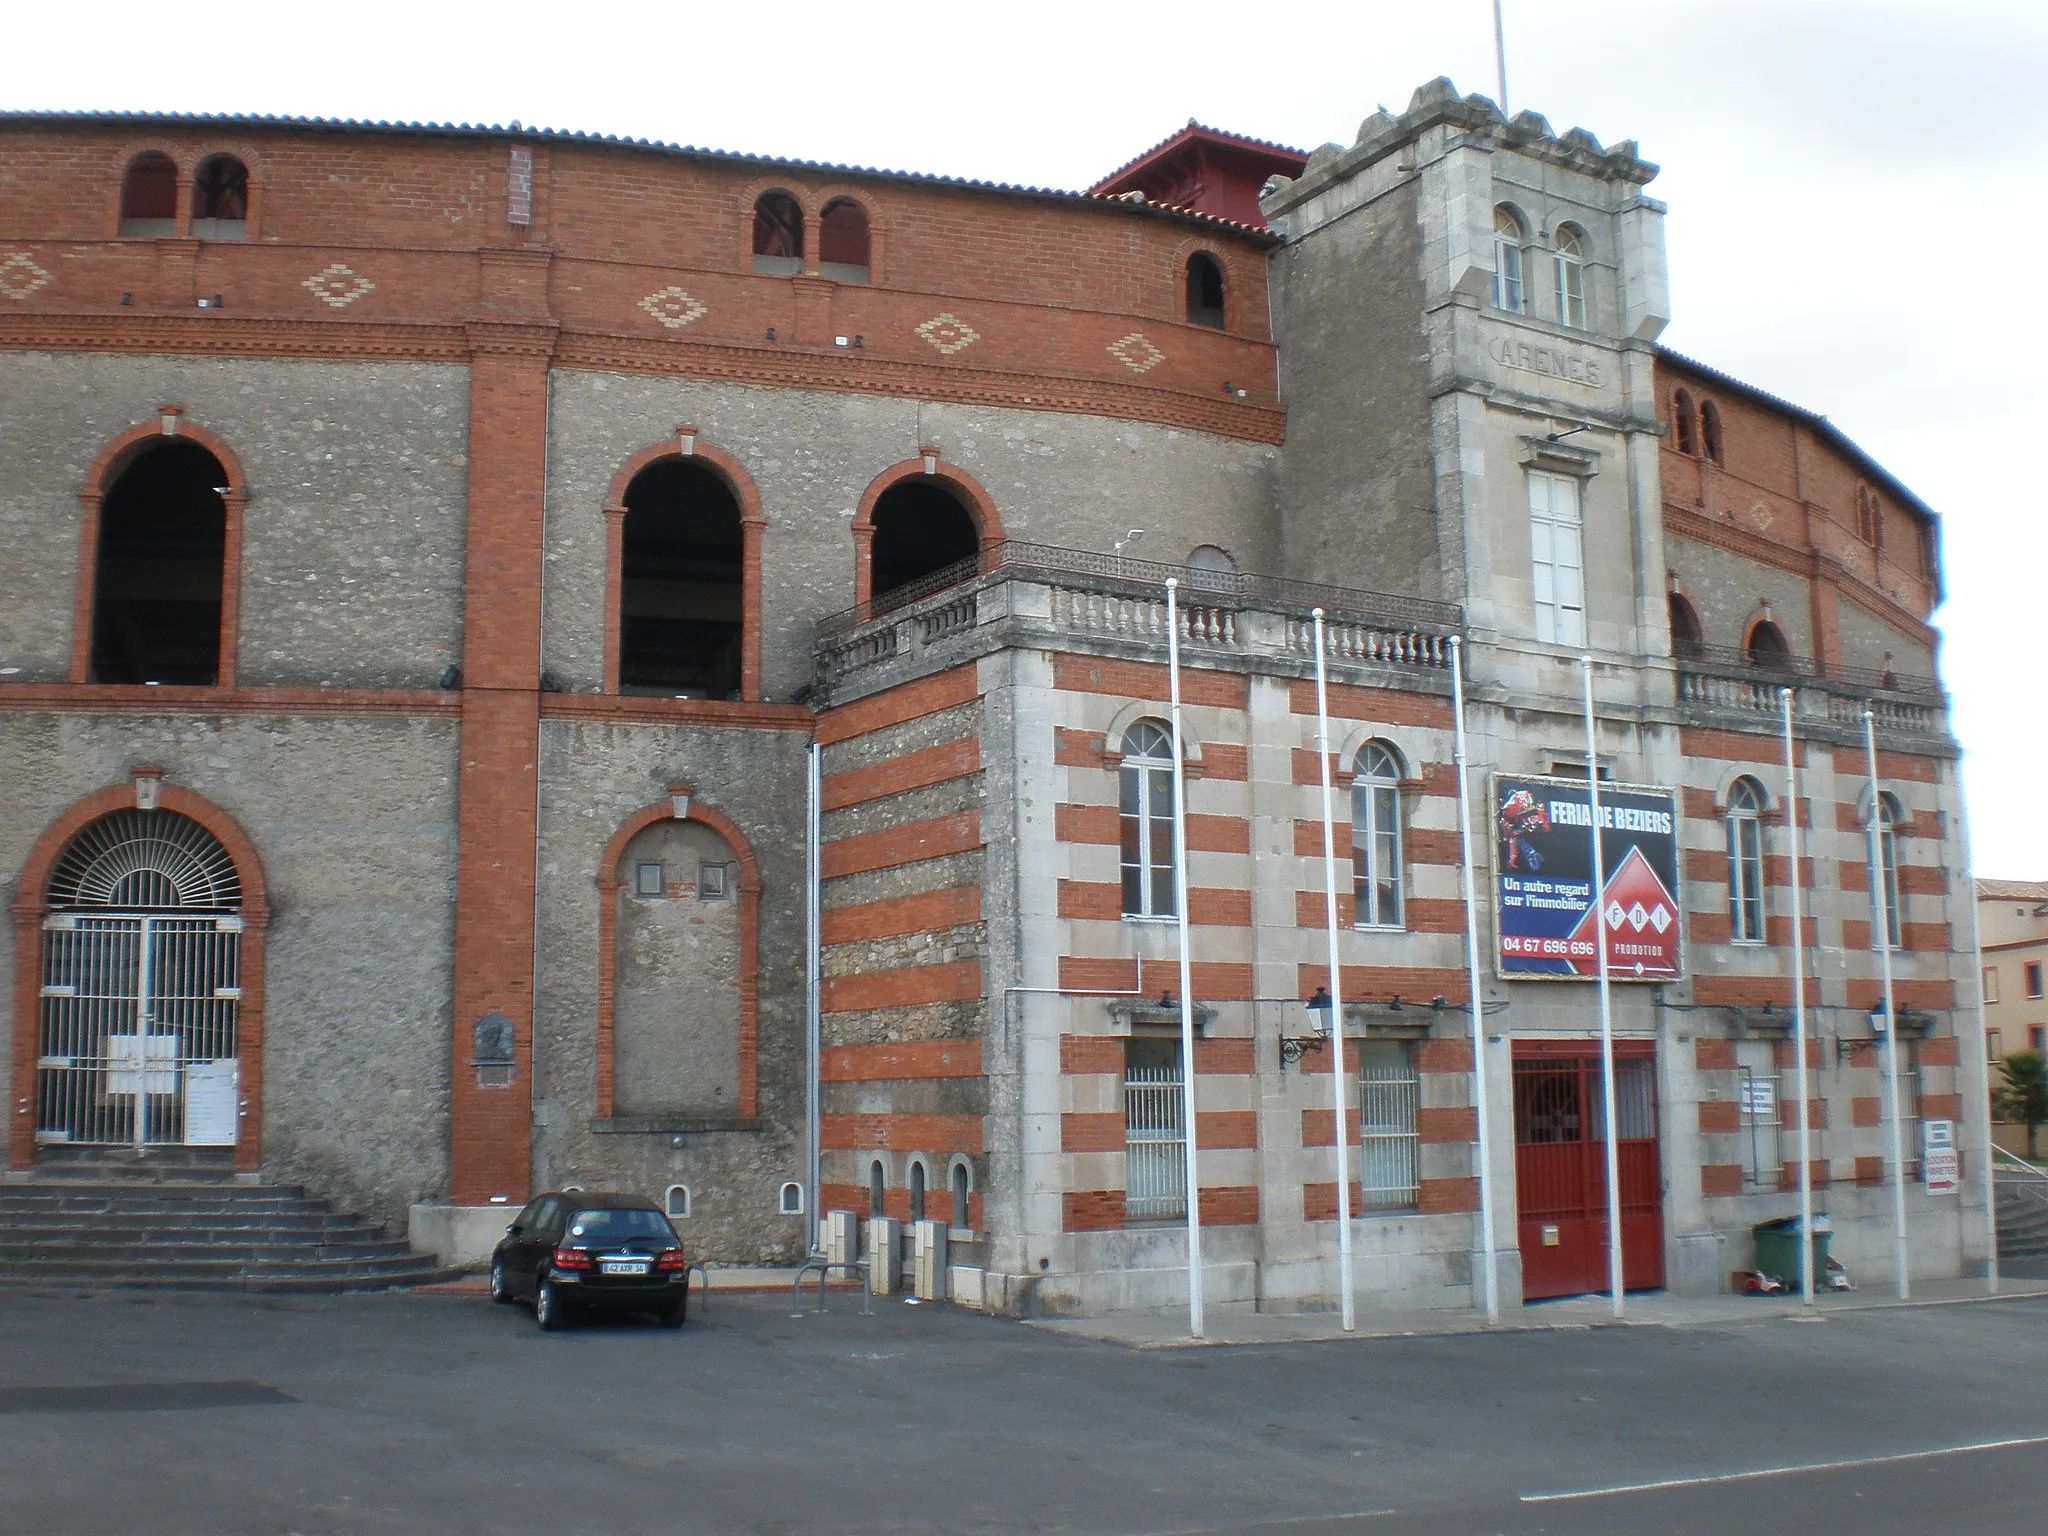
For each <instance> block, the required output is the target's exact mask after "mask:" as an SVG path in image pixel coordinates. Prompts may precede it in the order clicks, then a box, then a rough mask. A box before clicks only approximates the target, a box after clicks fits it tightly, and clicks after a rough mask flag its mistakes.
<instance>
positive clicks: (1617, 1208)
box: [1579, 655, 1622, 1317]
mask: <svg viewBox="0 0 2048 1536" xmlns="http://www.w3.org/2000/svg"><path fill="white" fill-rule="evenodd" d="M1579 669H1580V672H1581V674H1582V676H1583V679H1584V682H1585V694H1586V788H1587V791H1588V792H1589V793H1590V794H1591V796H1592V805H1591V808H1592V812H1593V827H1592V839H1591V841H1592V849H1593V954H1594V956H1595V958H1596V960H1597V962H1598V965H1599V973H1600V1103H1601V1109H1602V1112H1603V1114H1604V1116H1605V1122H1604V1123H1605V1125H1606V1129H1607V1291H1608V1295H1609V1296H1610V1297H1611V1298H1612V1299H1613V1305H1614V1315H1615V1316H1616V1317H1620V1316H1621V1310H1622V1304H1621V1297H1622V1279H1621V1126H1620V1125H1619V1124H1618V1123H1617V1122H1616V1119H1615V1113H1614V1009H1613V987H1612V985H1611V984H1610V982H1609V979H1608V975H1607V911H1606V907H1607V861H1606V859H1605V857H1604V856H1603V854H1602V852H1601V848H1600V831H1601V828H1600V744H1599V740H1598V738H1597V737H1596V736H1595V735H1594V732H1593V658H1592V657H1591V656H1590V655H1585V656H1581V657H1580V658H1579Z"/></svg>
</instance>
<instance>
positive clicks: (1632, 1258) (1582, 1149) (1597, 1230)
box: [1514, 1040, 1664, 1301]
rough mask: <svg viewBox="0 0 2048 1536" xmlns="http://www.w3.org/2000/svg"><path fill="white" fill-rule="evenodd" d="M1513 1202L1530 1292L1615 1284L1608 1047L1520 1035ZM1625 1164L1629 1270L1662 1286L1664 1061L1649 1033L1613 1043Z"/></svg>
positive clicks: (1641, 1285)
mask: <svg viewBox="0 0 2048 1536" xmlns="http://www.w3.org/2000/svg"><path fill="white" fill-rule="evenodd" d="M1514 1066H1515V1199H1516V1204H1517V1206H1518V1208H1519V1213H1520V1233H1519V1236H1520V1246H1521V1252H1522V1295H1523V1297H1524V1298H1525V1299H1526V1300H1529V1301H1540V1300H1542V1299H1543V1298H1544V1297H1547V1296H1579V1295H1583V1294H1584V1293H1586V1292H1588V1291H1604V1290H1606V1289H1607V1147H1606V1134H1605V1132H1606V1127H1605V1126H1604V1124H1603V1123H1602V1119H1603V1116H1602V1103H1601V1097H1602V1096H1601V1092H1600V1047H1599V1044H1598V1043H1597V1042H1593V1041H1585V1040H1556V1041H1553V1040H1517V1041H1516V1042H1515V1062H1514ZM1614 1100H1615V1118H1616V1119H1617V1120H1618V1121H1619V1122H1620V1132H1621V1135H1620V1138H1619V1144H1618V1146H1617V1148H1616V1152H1617V1161H1618V1162H1619V1164H1620V1168H1621V1276H1622V1284H1623V1285H1624V1286H1625V1287H1626V1288H1627V1289H1629V1290H1632V1291H1635V1290H1654V1289H1656V1288H1657V1287H1659V1286H1661V1285H1663V1283H1664V1219H1663V1172H1662V1168H1661V1166H1660V1164H1659V1162H1658V1155H1657V1062H1656V1050H1655V1047H1654V1046H1653V1045H1652V1044H1651V1043H1650V1042H1649V1041H1647V1040H1642V1041H1637V1040H1631V1041H1626V1042H1624V1041H1616V1042H1615V1047H1614Z"/></svg>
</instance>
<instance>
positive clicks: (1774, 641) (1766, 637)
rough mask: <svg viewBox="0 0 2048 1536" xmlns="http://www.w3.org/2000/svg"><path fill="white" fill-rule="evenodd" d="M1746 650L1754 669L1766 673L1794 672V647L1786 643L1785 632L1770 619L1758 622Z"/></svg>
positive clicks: (1750, 635)
mask: <svg viewBox="0 0 2048 1536" xmlns="http://www.w3.org/2000/svg"><path fill="white" fill-rule="evenodd" d="M1744 650H1745V651H1746V652H1747V654H1748V656H1749V664H1750V665H1751V666H1752V667H1758V668H1761V669H1762V670H1764V671H1766V672H1789V671H1791V670H1792V647H1791V646H1790V645H1789V644H1787V643H1786V640H1785V631H1783V630H1782V629H1780V628H1778V626H1777V625H1776V624H1773V623H1772V622H1771V621H1770V620H1769V619H1759V620H1758V621H1757V623H1756V627H1755V628H1754V629H1752V630H1750V632H1749V643H1748V644H1747V645H1746V646H1745V647H1744Z"/></svg>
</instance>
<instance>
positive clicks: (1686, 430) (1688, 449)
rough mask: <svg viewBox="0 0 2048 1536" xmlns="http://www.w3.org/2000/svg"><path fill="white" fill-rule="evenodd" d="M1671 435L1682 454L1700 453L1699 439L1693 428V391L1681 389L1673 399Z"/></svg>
mask: <svg viewBox="0 0 2048 1536" xmlns="http://www.w3.org/2000/svg"><path fill="white" fill-rule="evenodd" d="M1671 434H1672V438H1673V440H1674V441H1675V442H1676V443H1677V445H1678V451H1679V452H1680V453H1698V452H1699V451H1700V449H1699V438H1698V435H1697V433H1696V431H1695V429H1694V427H1693V413H1692V391H1691V390H1689V389H1681V390H1679V391H1678V392H1677V393H1676V394H1674V395H1673V396H1672V397H1671Z"/></svg>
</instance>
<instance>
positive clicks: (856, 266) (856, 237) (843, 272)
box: [797, 197, 872, 283]
mask: <svg viewBox="0 0 2048 1536" xmlns="http://www.w3.org/2000/svg"><path fill="white" fill-rule="evenodd" d="M868 250H869V247H868V211H867V209H865V208H863V207H861V205H860V204H859V203H856V202H855V201H854V200H853V199H852V198H850V197H835V198H833V199H832V201H831V202H829V203H827V204H826V205H825V212H824V215H823V216H822V217H821V218H820V219H819V220H818V275H819V276H820V277H829V278H832V279H834V280H835V281H837V282H842V283H864V282H866V281H867V280H868V276H869V273H870V271H871V270H872V268H871V267H870V265H869V260H868ZM797 254H798V255H802V254H803V251H802V245H801V238H799V245H798V250H797Z"/></svg>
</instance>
